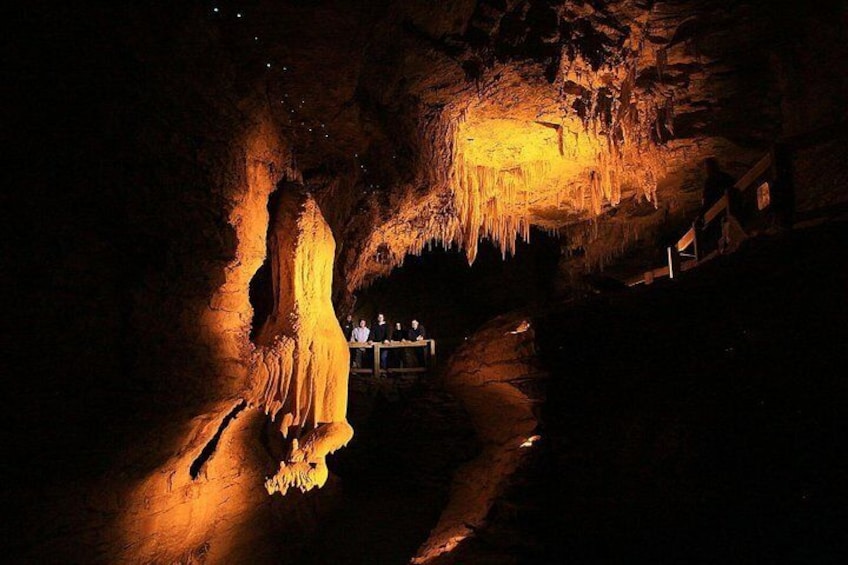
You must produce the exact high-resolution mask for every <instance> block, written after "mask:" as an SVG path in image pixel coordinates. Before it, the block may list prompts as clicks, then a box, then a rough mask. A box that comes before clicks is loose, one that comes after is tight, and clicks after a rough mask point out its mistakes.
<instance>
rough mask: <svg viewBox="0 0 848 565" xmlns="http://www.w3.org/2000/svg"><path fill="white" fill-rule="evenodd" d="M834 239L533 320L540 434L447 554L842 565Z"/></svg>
mask: <svg viewBox="0 0 848 565" xmlns="http://www.w3.org/2000/svg"><path fill="white" fill-rule="evenodd" d="M846 246H848V229H846V224H845V223H844V222H842V223H835V224H831V225H827V226H823V227H819V228H814V229H809V230H805V231H800V232H794V233H784V234H781V235H779V236H774V237H772V238H767V239H766V238H763V239H758V240H751V241H749V242H748V243H747V244H746V245H745V246H744V247H743V248H742V249H740V251H739V252H738V253H736V254H735V255H731V256H727V257H723V258H722V259H720V260H717V261H714V262H713V263H710V264H708V265H705V266H704V267H702V268H700V269H697V270H696V271H693V272H691V273H689V274H687V276H685V277H684V278H682V279H680V280H677V281H664V282H662V283H657V284H656V285H655V286H654V287H652V288H651V287H648V288H640V289H638V290H633V291H630V292H626V293H623V294H622V293H617V294H614V295H603V296H597V297H594V298H592V299H590V300H586V301H584V302H581V303H579V304H572V305H568V306H565V307H561V308H558V309H556V310H554V311H551V312H550V313H547V314H542V315H541V316H540V317H539V318H538V319H537V320H536V324H537V330H538V337H537V345H538V347H539V350H540V354H541V358H542V360H543V362H544V364H545V365H546V366H547V368H548V369H549V370H550V372H551V378H550V382H549V385H548V387H547V394H548V398H547V401H546V404H545V405H544V407H543V412H542V416H543V426H542V429H541V432H540V433H541V435H542V441H541V442H540V443H539V448H538V450H536V451H535V452H534V455H533V456H532V457H531V458H530V459H529V460H528V461H527V462H526V465H525V467H524V468H523V469H522V470H520V471H519V473H517V474H516V475H515V476H514V477H513V485H512V487H511V488H510V489H509V491H508V492H507V493H506V495H505V496H504V498H503V499H502V500H501V501H499V502H498V504H496V506H495V507H494V508H493V510H492V512H491V514H490V516H489V520H490V524H489V526H488V527H487V528H485V529H484V530H483V531H481V532H479V533H478V534H479V535H478V536H477V537H476V538H475V539H474V540H471V541H469V542H468V543H466V544H463V545H461V546H460V548H459V549H457V550H456V551H455V552H454V555H453V556H452V559H455V562H457V563H463V562H469V563H470V562H489V561H487V559H489V558H492V559H494V558H495V557H497V558H498V559H504V558H505V556H507V555H508V556H511V557H515V558H516V559H518V561H516V562H522V563H525V562H526V563H531V562H532V563H559V562H565V561H567V560H573V561H574V562H576V563H614V562H655V563H659V562H661V563H683V562H686V563H839V562H842V559H843V558H844V556H845V551H846V549H848V547H846V538H845V534H844V532H845V527H846V525H848V510H846V509H848V487H846V482H845V473H846V467H845V464H844V463H840V461H842V459H843V455H844V453H845V452H846V451H848V436H847V435H846V434H845V433H844V432H843V430H846V429H848V415H846V412H845V410H844V407H845V406H846V405H848V382H846V380H845V378H844V377H843V376H842V375H843V374H844V372H845V367H846V366H848V327H846V325H845V319H846V315H848V293H846V292H845V289H846V288H848V269H845V268H844V266H842V265H841V264H840V263H839V262H838V261H834V259H835V256H836V255H835V254H838V250H841V249H845V248H846ZM498 562H507V561H498ZM509 562H513V561H509Z"/></svg>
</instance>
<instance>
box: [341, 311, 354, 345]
mask: <svg viewBox="0 0 848 565" xmlns="http://www.w3.org/2000/svg"><path fill="white" fill-rule="evenodd" d="M354 327H355V326H354V325H353V316H351V315H350V314H348V315H347V318H345V321H344V322H343V323H342V333H344V336H345V339H346V340H347V341H350V336H352V335H353V328H354Z"/></svg>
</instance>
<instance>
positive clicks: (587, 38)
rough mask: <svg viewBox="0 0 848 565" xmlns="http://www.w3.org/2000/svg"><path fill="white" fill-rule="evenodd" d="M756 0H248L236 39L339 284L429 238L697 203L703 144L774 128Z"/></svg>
mask: <svg viewBox="0 0 848 565" xmlns="http://www.w3.org/2000/svg"><path fill="white" fill-rule="evenodd" d="M755 4H756V3H754V4H746V3H735V2H726V1H722V0H706V1H695V0H682V1H672V2H653V1H636V0H619V1H614V0H613V1H607V2H600V1H587V2H581V1H566V2H554V1H527V0H525V1H515V0H512V1H498V0H485V1H468V0H462V1H447V2H438V3H434V2H427V1H423V0H420V1H411V2H391V1H385V2H382V3H380V2H351V1H341V0H338V1H329V2H319V3H307V2H290V3H259V4H258V5H257V6H256V7H255V9H254V13H253V19H254V21H255V22H258V23H257V24H256V25H255V26H254V27H253V28H251V29H252V30H254V31H251V32H250V33H248V34H247V35H248V36H250V35H251V34H253V33H255V34H256V35H255V36H253V37H247V39H246V40H248V41H250V40H253V41H255V42H258V43H262V44H263V45H264V46H265V48H263V49H261V50H259V51H257V52H258V53H261V57H264V58H265V59H267V61H265V60H264V59H263V60H262V61H257V62H258V63H262V62H263V61H265V65H266V66H267V76H266V77H265V78H264V88H265V90H266V96H267V98H268V100H269V102H270V104H271V106H272V108H274V112H275V116H276V118H277V120H278V122H279V123H280V124H281V127H282V129H283V130H284V131H285V132H286V135H287V136H288V138H289V139H290V140H291V142H292V147H293V151H294V157H293V159H294V161H295V165H296V167H297V168H298V169H299V170H300V171H301V172H302V173H303V178H304V181H305V182H306V183H307V184H308V185H310V186H311V187H312V188H313V190H314V191H315V192H316V194H317V196H316V197H317V200H318V201H319V203H320V204H321V205H322V207H324V208H329V209H328V210H327V211H326V212H325V213H326V215H327V217H328V219H329V221H330V222H331V225H332V227H333V230H334V232H336V233H337V235H339V236H340V237H339V239H340V240H341V245H340V248H339V254H340V257H341V261H340V264H341V269H342V272H343V273H344V274H345V277H346V279H347V282H346V286H347V290H348V291H353V290H355V289H357V288H360V287H361V286H363V285H364V284H367V283H368V282H369V281H370V280H372V279H373V277H375V276H379V275H382V274H385V273H386V272H388V271H389V270H391V268H393V267H394V266H396V265H398V264H400V263H401V262H402V261H403V258H404V257H405V256H406V255H407V254H408V253H418V252H420V251H421V249H422V248H423V247H424V246H425V245H426V244H427V243H429V242H432V241H435V242H437V243H441V244H445V245H451V244H457V245H458V246H459V247H461V248H463V249H464V250H465V251H466V253H467V255H468V258H469V262H473V260H474V257H475V254H476V248H477V243H478V241H479V239H480V238H481V237H482V238H490V239H492V240H493V241H494V242H495V243H496V244H497V245H498V246H499V247H500V248H501V249H502V250H503V252H504V253H505V254H506V253H509V252H511V251H512V250H513V249H514V246H515V240H516V238H517V237H525V238H526V237H527V236H528V234H529V226H538V227H541V228H543V229H547V230H558V229H561V228H563V227H567V226H569V225H574V224H579V223H581V222H586V221H594V220H603V219H604V218H605V216H606V215H607V214H608V213H609V212H610V211H611V210H615V209H617V208H624V209H628V210H631V209H636V208H638V209H639V210H642V211H641V212H640V214H643V213H644V211H643V208H644V205H646V204H649V205H651V206H652V207H653V208H654V209H659V208H660V207H661V206H662V205H663V203H665V204H668V202H676V203H677V205H681V202H683V205H685V203H686V202H689V203H690V204H691V202H695V201H696V200H697V195H696V194H692V192H693V191H692V186H693V178H694V177H695V176H697V171H698V163H699V162H700V160H701V159H702V158H703V157H704V156H705V155H708V154H718V155H719V156H720V157H721V156H726V155H732V156H733V157H734V158H736V159H738V160H739V161H740V162H741V161H745V160H746V159H748V158H753V156H754V155H756V154H757V152H761V151H762V148H764V147H766V146H767V145H768V143H769V141H770V140H772V139H773V138H774V137H775V135H776V133H777V132H778V130H779V127H780V124H779V119H778V112H779V110H778V109H777V102H776V101H775V100H774V97H773V96H771V97H770V96H769V92H770V88H772V87H773V86H774V85H773V79H772V78H769V75H768V72H767V71H768V66H769V53H768V45H769V41H768V39H767V37H768V33H769V32H768V29H767V28H768V26H767V22H765V20H764V19H763V17H762V15H763V8H762V7H761V6H760V7H758V6H757V5H755ZM764 22H765V23H764ZM752 69H753V70H752ZM743 71H744V72H743ZM687 183H688V188H687ZM340 187H341V188H340ZM681 189H683V190H681ZM616 221H623V220H622V215H618V216H617V220H616Z"/></svg>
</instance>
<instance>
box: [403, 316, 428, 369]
mask: <svg viewBox="0 0 848 565" xmlns="http://www.w3.org/2000/svg"><path fill="white" fill-rule="evenodd" d="M406 339H408V340H409V341H424V340H425V339H427V330H425V329H424V326H422V325H421V324H420V323H418V320H412V322H411V323H410V327H409V331H408V332H407V333H406ZM425 349H426V347H416V348H415V358H416V361H417V363H418V366H419V367H423V366H424V359H425V357H424V350H425Z"/></svg>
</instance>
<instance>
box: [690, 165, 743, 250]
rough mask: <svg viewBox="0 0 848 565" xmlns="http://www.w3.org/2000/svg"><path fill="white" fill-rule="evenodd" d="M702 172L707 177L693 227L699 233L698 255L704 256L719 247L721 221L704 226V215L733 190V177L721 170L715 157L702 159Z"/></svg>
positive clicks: (715, 220)
mask: <svg viewBox="0 0 848 565" xmlns="http://www.w3.org/2000/svg"><path fill="white" fill-rule="evenodd" d="M704 171H705V172H706V175H707V176H706V178H705V179H704V188H703V191H702V193H701V208H700V209H699V210H698V217H697V219H696V220H695V227H696V229H697V230H698V231H699V232H700V235H699V240H700V243H699V245H698V247H699V250H698V254H699V255H706V254H707V253H709V252H711V251H713V250H714V249H716V248H717V247H718V245H719V240H720V238H721V235H722V221H720V220H717V219H714V220H713V221H712V222H711V223H710V224H709V225H706V226H705V225H704V214H706V213H707V212H709V210H710V208H712V207H713V204H715V203H716V202H718V201H719V200H721V197H722V196H724V195H725V194H726V193H728V192H729V191H730V190H731V189H733V183H734V181H733V177H732V176H730V175H729V174H727V173H726V172H724V171H722V170H721V167H719V164H718V160H717V159H716V158H715V157H707V158H706V159H704ZM726 213H727V212H725V214H726ZM702 251H703V253H702Z"/></svg>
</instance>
